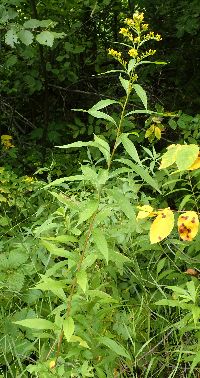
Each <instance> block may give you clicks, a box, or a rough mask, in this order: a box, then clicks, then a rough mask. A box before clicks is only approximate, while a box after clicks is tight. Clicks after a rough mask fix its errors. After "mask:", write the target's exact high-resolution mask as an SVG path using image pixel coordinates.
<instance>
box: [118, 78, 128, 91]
mask: <svg viewBox="0 0 200 378" xmlns="http://www.w3.org/2000/svg"><path fill="white" fill-rule="evenodd" d="M119 80H120V83H121V85H122V87H123V88H124V90H125V92H126V94H128V93H129V90H130V82H129V80H126V79H124V78H123V77H122V76H121V75H120V76H119Z"/></svg>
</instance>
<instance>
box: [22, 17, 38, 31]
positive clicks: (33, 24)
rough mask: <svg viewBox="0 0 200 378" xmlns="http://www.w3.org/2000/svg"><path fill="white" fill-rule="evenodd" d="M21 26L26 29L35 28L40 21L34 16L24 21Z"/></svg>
mask: <svg viewBox="0 0 200 378" xmlns="http://www.w3.org/2000/svg"><path fill="white" fill-rule="evenodd" d="M23 26H24V28H26V29H36V28H38V27H39V26H40V21H39V20H36V19H35V18H31V19H30V20H28V21H25V22H24V25H23Z"/></svg>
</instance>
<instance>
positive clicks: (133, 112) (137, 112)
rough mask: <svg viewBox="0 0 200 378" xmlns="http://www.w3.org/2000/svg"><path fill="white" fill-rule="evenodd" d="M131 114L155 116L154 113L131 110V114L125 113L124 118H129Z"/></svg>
mask: <svg viewBox="0 0 200 378" xmlns="http://www.w3.org/2000/svg"><path fill="white" fill-rule="evenodd" d="M131 114H155V112H153V111H152V110H140V109H138V110H132V111H131V112H128V113H126V114H125V116H124V118H125V117H128V116H130V115H131Z"/></svg>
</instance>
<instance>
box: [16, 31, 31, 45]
mask: <svg viewBox="0 0 200 378" xmlns="http://www.w3.org/2000/svg"><path fill="white" fill-rule="evenodd" d="M18 37H19V39H20V41H21V42H22V43H24V44H25V45H26V46H29V45H31V43H32V42H33V33H31V32H30V31H29V30H21V31H20V32H19V33H18Z"/></svg>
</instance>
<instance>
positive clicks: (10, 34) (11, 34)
mask: <svg viewBox="0 0 200 378" xmlns="http://www.w3.org/2000/svg"><path fill="white" fill-rule="evenodd" d="M17 42H18V36H17V34H16V32H15V30H13V29H10V30H8V31H7V33H6V34H5V43H7V45H9V46H11V47H15V44H16V43H17Z"/></svg>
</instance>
